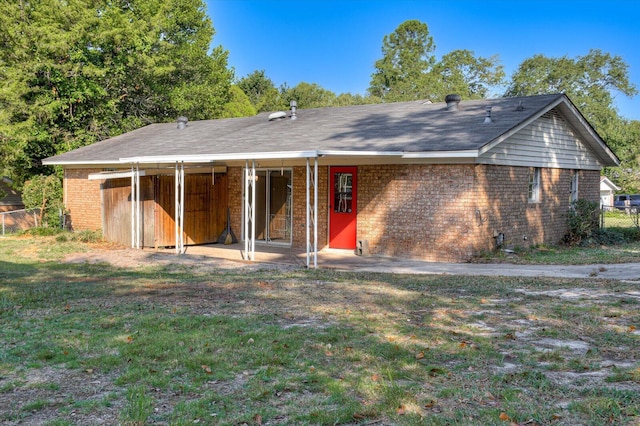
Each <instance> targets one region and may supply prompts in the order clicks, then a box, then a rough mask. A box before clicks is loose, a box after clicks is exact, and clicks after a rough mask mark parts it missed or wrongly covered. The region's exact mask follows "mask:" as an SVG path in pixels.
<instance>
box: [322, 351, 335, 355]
mask: <svg viewBox="0 0 640 426" xmlns="http://www.w3.org/2000/svg"><path fill="white" fill-rule="evenodd" d="M324 355H325V356H333V352H331V351H326V352H325V353H324Z"/></svg>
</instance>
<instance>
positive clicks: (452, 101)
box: [444, 94, 462, 111]
mask: <svg viewBox="0 0 640 426" xmlns="http://www.w3.org/2000/svg"><path fill="white" fill-rule="evenodd" d="M461 100H462V98H461V97H460V95H453V94H452V95H447V96H445V98H444V101H445V102H446V103H447V111H457V110H458V104H459V103H460V101H461Z"/></svg>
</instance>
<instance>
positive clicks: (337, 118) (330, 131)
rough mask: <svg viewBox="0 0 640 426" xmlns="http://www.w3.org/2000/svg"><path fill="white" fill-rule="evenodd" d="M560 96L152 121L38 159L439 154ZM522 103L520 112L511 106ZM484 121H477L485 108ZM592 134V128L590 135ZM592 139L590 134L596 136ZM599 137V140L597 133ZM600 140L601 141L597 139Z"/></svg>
mask: <svg viewBox="0 0 640 426" xmlns="http://www.w3.org/2000/svg"><path fill="white" fill-rule="evenodd" d="M559 101H560V102H562V101H564V102H566V103H569V104H570V101H569V100H568V99H567V98H566V97H565V96H564V95H540V96H529V97H520V98H498V99H485V100H474V101H464V100H463V101H462V102H461V103H460V104H459V107H458V110H457V111H447V108H446V105H445V104H444V103H434V104H428V103H423V102H399V103H385V104H373V105H359V106H348V107H332V108H317V109H307V110H304V109H303V110H298V111H297V119H296V120H291V119H289V118H285V119H281V120H275V121H268V114H266V113H265V114H259V115H257V116H254V117H247V118H232V119H221V120H204V121H193V122H189V123H188V125H187V127H186V128H185V129H183V130H180V129H177V126H176V123H163V124H151V125H149V126H146V127H143V128H140V129H137V130H134V131H132V132H128V133H125V134H123V135H120V136H116V137H113V138H110V139H107V140H104V141H101V142H97V143H95V144H93V145H90V146H87V147H83V148H80V149H77V150H74V151H71V152H68V153H65V154H61V155H58V156H55V157H51V158H49V159H47V160H45V164H65V163H76V164H80V163H83V162H86V163H88V164H91V163H93V164H98V163H114V162H118V161H119V160H120V159H122V158H130V157H140V156H174V155H175V156H177V155H185V154H187V155H225V154H226V155H234V154H238V155H240V154H242V155H246V154H247V153H256V154H260V153H269V152H283V151H314V150H321V151H322V150H329V151H358V152H365V151H370V152H380V153H384V152H399V151H400V152H416V153H417V152H438V151H467V150H479V149H481V148H482V147H483V146H485V145H487V144H489V143H491V142H492V141H494V140H496V139H497V138H499V137H501V136H502V135H504V134H505V133H507V132H509V131H511V130H512V129H514V128H517V127H518V126H519V125H521V124H522V123H525V122H527V121H528V120H531V119H532V118H536V117H538V116H540V115H541V114H542V113H544V112H546V111H547V110H548V109H550V106H553V105H556V104H558V102H559ZM519 104H521V105H522V106H523V109H522V110H519V109H518V108H517V107H518V105H519ZM489 106H490V107H491V109H492V111H491V114H492V119H493V122H492V123H491V124H483V121H484V118H485V114H486V107H489ZM594 134H595V132H594ZM596 138H597V135H596ZM598 140H599V138H598ZM600 142H602V141H600Z"/></svg>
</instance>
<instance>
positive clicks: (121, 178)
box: [44, 95, 619, 263]
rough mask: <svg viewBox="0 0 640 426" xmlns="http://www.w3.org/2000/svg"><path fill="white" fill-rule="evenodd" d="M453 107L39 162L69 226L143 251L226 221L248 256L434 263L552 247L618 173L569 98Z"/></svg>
mask: <svg viewBox="0 0 640 426" xmlns="http://www.w3.org/2000/svg"><path fill="white" fill-rule="evenodd" d="M446 101H447V102H446V103H439V104H432V103H429V102H426V103H425V102H402V103H387V104H375V105H360V106H350V107H340V108H318V109H309V110H300V111H296V109H295V107H292V111H290V112H288V113H285V112H280V113H274V114H260V115H257V116H255V117H248V118H233V119H223V120H207V121H196V122H189V123H186V119H184V118H180V119H179V121H178V125H176V123H165V124H152V125H149V126H146V127H143V128H141V129H138V130H134V131H132V132H129V133H126V134H123V135H120V136H117V137H114V138H111V139H107V140H104V141H101V142H98V143H95V144H93V145H90V146H87V147H84V148H80V149H77V150H74V151H71V152H68V153H65V154H62V155H58V156H55V157H51V158H49V159H46V160H45V161H44V163H45V164H57V165H62V166H63V167H64V199H65V206H66V209H67V210H68V211H69V212H70V215H71V220H72V225H73V227H74V228H75V229H102V230H103V232H104V234H105V236H106V238H108V239H111V240H114V241H118V242H122V243H126V244H131V245H132V246H134V247H159V246H162V247H167V246H175V247H176V249H177V251H178V252H181V251H182V250H183V248H184V245H185V244H202V243H211V242H215V241H218V239H219V238H220V236H221V234H222V233H223V232H225V229H226V226H227V223H226V217H227V211H229V214H230V218H231V220H230V227H231V229H232V230H233V231H235V233H236V234H237V235H239V237H240V239H241V240H243V241H244V243H245V250H246V251H247V252H248V254H249V257H250V258H251V255H252V253H253V252H254V250H255V246H256V244H258V245H259V244H266V245H269V244H274V245H283V246H287V247H289V246H291V247H294V248H303V249H304V248H306V250H307V253H308V254H310V255H311V256H315V255H316V254H317V250H318V249H322V248H326V247H329V248H338V249H349V250H354V249H356V248H357V249H358V250H360V249H362V248H363V247H367V248H368V250H369V251H370V252H371V254H373V255H386V256H401V257H412V258H420V259H425V260H433V261H466V260H469V259H470V258H471V257H472V256H474V255H476V254H478V253H480V252H482V251H487V250H492V249H494V248H495V247H496V244H497V243H503V244H506V245H510V246H528V245H531V244H539V243H557V242H559V241H560V240H561V239H562V237H563V236H564V235H565V233H566V230H567V228H566V212H567V210H568V208H569V204H570V201H571V199H572V198H585V199H589V200H592V201H596V202H597V201H598V200H599V199H600V193H599V185H600V170H601V169H602V168H603V167H604V166H615V165H618V164H619V161H618V159H617V158H616V156H615V155H614V154H613V152H612V151H611V150H610V149H609V148H608V147H607V145H606V144H605V143H604V142H603V140H602V139H601V138H600V137H599V136H598V134H597V133H596V132H595V131H594V130H593V128H592V127H591V126H590V125H589V123H588V122H587V121H586V119H585V118H584V117H583V116H582V115H581V114H580V112H579V111H578V110H577V108H576V107H575V106H574V105H573V104H572V103H571V101H570V100H569V99H568V98H567V97H566V96H565V95H541V96H530V97H520V98H500V99H489V100H474V101H462V102H460V97H459V96H455V95H449V96H448V97H447V100H446ZM567 194H571V195H570V197H567ZM307 258H308V259H310V256H308V257H307ZM314 260H315V257H314ZM308 263H310V261H308Z"/></svg>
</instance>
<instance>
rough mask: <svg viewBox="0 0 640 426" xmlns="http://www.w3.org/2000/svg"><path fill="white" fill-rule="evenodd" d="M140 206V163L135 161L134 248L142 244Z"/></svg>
mask: <svg viewBox="0 0 640 426" xmlns="http://www.w3.org/2000/svg"><path fill="white" fill-rule="evenodd" d="M141 240H142V208H141V205H140V163H136V248H137V249H139V248H140V245H141V244H142V241H141Z"/></svg>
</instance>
